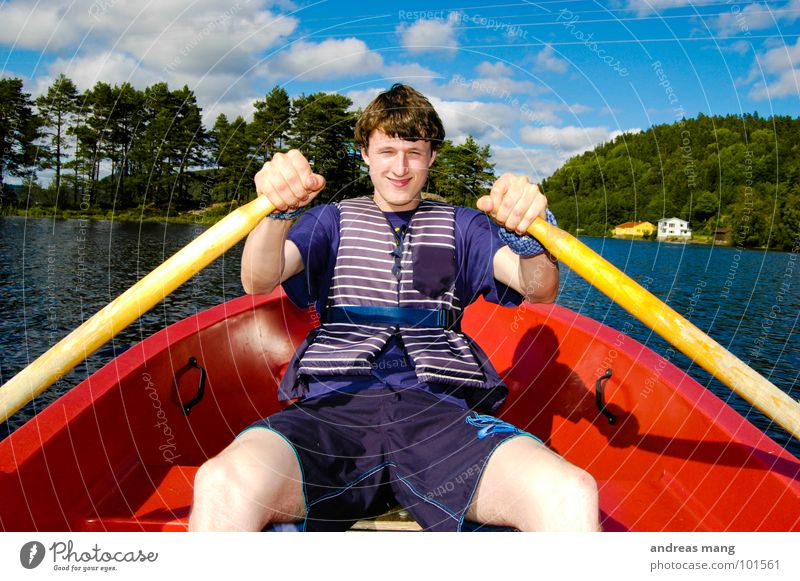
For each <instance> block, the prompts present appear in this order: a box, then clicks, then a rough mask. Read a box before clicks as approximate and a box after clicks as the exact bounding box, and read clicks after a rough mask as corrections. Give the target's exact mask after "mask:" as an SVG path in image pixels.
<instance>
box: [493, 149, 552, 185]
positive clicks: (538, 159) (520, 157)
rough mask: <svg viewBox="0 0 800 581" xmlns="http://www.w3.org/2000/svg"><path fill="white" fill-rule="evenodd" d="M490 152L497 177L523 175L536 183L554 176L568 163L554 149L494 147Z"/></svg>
mask: <svg viewBox="0 0 800 581" xmlns="http://www.w3.org/2000/svg"><path fill="white" fill-rule="evenodd" d="M490 151H491V153H492V162H493V163H494V164H495V172H496V173H497V175H502V174H504V173H506V172H511V173H516V174H522V175H526V176H529V177H530V178H531V179H532V180H533V181H534V182H540V181H541V180H543V179H544V178H546V177H549V176H551V175H553V173H554V172H555V171H556V170H557V169H558V168H560V167H561V166H562V165H564V162H565V161H566V159H565V158H564V157H563V155H560V154H559V152H557V151H555V150H552V149H527V148H524V147H502V146H495V145H492V146H491V148H490Z"/></svg>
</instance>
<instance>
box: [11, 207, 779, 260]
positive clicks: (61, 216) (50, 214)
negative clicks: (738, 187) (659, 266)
mask: <svg viewBox="0 0 800 581" xmlns="http://www.w3.org/2000/svg"><path fill="white" fill-rule="evenodd" d="M238 207H239V205H238V204H232V203H224V202H219V203H216V204H212V205H210V206H208V207H207V208H205V209H202V210H189V211H187V212H182V213H178V214H172V215H169V214H167V215H164V214H160V213H156V212H153V211H151V210H150V211H148V209H147V208H145V209H141V208H139V209H128V210H122V211H119V212H114V211H113V210H107V211H105V212H98V211H85V210H78V209H76V210H54V209H53V208H41V207H36V208H32V209H31V208H29V209H18V210H16V211H15V212H11V213H8V214H3V215H0V218H37V219H48V220H92V221H108V222H134V223H155V224H159V223H160V224H194V225H198V224H199V225H203V226H213V225H214V224H216V223H217V222H218V221H219V220H221V219H222V218H224V217H225V216H227V215H228V214H229V213H230V212H232V211H233V210H235V209H236V208H238ZM570 234H572V233H570ZM572 235H573V236H575V237H576V238H598V239H609V240H630V241H638V242H657V243H662V244H674V245H681V244H691V245H695V246H719V247H722V248H734V247H736V245H735V244H733V243H732V242H727V243H726V242H719V241H715V240H714V239H713V237H711V236H708V237H701V238H692V239H690V240H657V239H646V238H640V237H634V236H591V235H588V234H572ZM737 248H738V247H737ZM742 250H767V251H771V252H789V250H783V249H777V248H768V247H763V246H761V247H759V246H754V247H743V248H742Z"/></svg>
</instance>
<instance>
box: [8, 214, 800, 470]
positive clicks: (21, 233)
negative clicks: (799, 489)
mask: <svg viewBox="0 0 800 581" xmlns="http://www.w3.org/2000/svg"><path fill="white" fill-rule="evenodd" d="M204 229H205V227H204V226H200V225H186V224H136V223H130V222H108V221H97V222H95V221H81V220H66V221H53V220H47V219H24V218H2V219H0V289H2V292H0V312H1V313H2V316H0V381H2V382H5V381H7V380H8V379H10V378H11V377H13V376H14V375H15V374H16V373H17V372H19V371H20V370H21V369H23V368H24V367H25V366H26V365H27V364H28V363H29V362H31V361H33V360H34V359H35V358H36V357H38V356H39V355H41V354H42V353H44V352H45V351H46V350H47V349H48V348H49V347H50V346H51V345H53V344H55V343H56V342H57V341H58V340H60V339H61V338H62V337H64V336H65V335H66V334H67V333H69V332H70V331H72V330H73V329H74V328H75V327H77V326H78V325H79V324H81V323H82V322H83V321H84V320H86V319H87V318H89V317H90V316H92V315H93V314H94V313H96V312H97V311H98V310H100V309H101V308H102V307H103V306H105V305H106V304H107V303H108V302H110V301H111V300H113V299H114V298H116V297H117V296H118V295H119V294H120V293H122V292H123V291H124V290H126V289H127V288H129V287H130V286H131V285H132V284H133V283H134V282H136V281H137V280H138V279H140V278H141V277H142V276H144V275H145V274H147V273H148V272H150V271H151V270H152V269H153V268H155V267H156V266H158V264H160V263H161V262H163V260H164V259H165V258H167V257H169V256H171V255H172V254H173V253H174V252H175V251H177V250H178V249H179V248H181V247H183V246H185V245H186V244H187V243H188V242H189V241H190V240H192V239H194V238H195V237H197V236H198V235H199V234H200V233H201V232H202V231H203V230H204ZM583 242H584V243H586V244H587V245H588V246H589V247H591V248H592V249H593V250H595V251H596V252H599V253H601V254H602V255H603V256H604V257H605V258H606V259H607V260H609V261H610V262H612V263H613V264H614V265H616V266H617V267H618V268H620V269H622V270H623V271H625V273H626V274H627V275H628V276H630V277H632V278H634V279H635V280H637V281H638V282H639V283H640V284H641V285H643V286H645V287H646V288H647V289H648V290H650V291H651V292H653V293H654V294H655V295H656V296H658V297H659V298H660V299H661V300H663V301H666V302H667V303H668V304H670V306H672V308H674V309H675V310H677V311H678V312H679V313H681V314H683V315H684V316H687V317H688V318H689V319H691V321H692V322H693V323H694V324H695V325H697V326H698V327H699V328H700V329H701V330H703V331H704V332H705V333H708V334H709V335H710V336H712V337H713V338H714V339H716V340H717V341H718V342H719V343H720V344H722V345H723V346H724V347H725V348H727V349H728V350H730V351H731V352H733V353H734V354H735V355H737V356H738V357H739V358H741V359H742V360H743V361H744V362H745V363H747V364H748V365H750V366H751V367H753V368H754V369H756V370H757V371H758V372H759V373H761V374H762V375H764V376H765V377H766V378H767V379H769V380H770V381H772V383H774V384H775V385H777V386H778V387H779V388H781V389H782V390H784V391H785V392H787V393H788V394H789V395H790V396H791V397H793V398H794V399H798V398H800V386H799V385H798V377H799V376H800V371H799V370H800V345H799V344H798V338H799V337H800V329H798V325H797V322H798V313H800V293H799V292H798V288H800V260H798V255H797V253H796V252H795V253H788V252H765V251H753V250H743V249H738V248H727V247H719V246H718V247H712V246H698V245H676V244H660V243H656V242H643V241H628V240H614V239H600V238H584V239H583ZM241 247H242V245H241V244H239V245H237V246H236V247H235V248H233V249H231V250H230V251H229V252H228V253H227V254H226V255H225V256H223V257H222V258H221V259H219V260H217V261H215V262H214V263H213V264H212V265H210V266H209V267H208V268H206V269H205V270H203V271H202V272H200V273H199V274H197V275H196V276H195V277H194V278H193V279H192V280H190V281H189V282H187V283H186V284H184V285H183V286H182V287H181V288H179V289H178V290H177V291H175V292H174V293H173V294H172V295H170V296H169V297H167V299H166V300H164V301H163V302H162V303H161V304H160V305H158V306H157V307H156V308H155V309H153V310H152V311H150V312H149V313H147V314H146V315H145V316H143V317H142V318H141V319H140V320H139V321H137V322H136V323H134V324H133V325H132V326H131V327H129V328H128V329H126V330H125V331H123V332H122V333H121V334H120V335H118V336H117V337H116V338H115V339H114V341H113V342H112V343H110V344H109V345H107V346H106V347H103V348H101V349H100V350H98V352H96V353H95V354H93V355H92V356H91V357H90V358H89V359H88V360H87V361H86V362H85V363H83V364H81V365H80V366H79V367H78V368H76V369H75V370H73V371H72V372H71V373H69V374H68V375H67V376H65V377H64V378H63V379H62V380H61V381H60V382H59V383H58V384H57V385H56V386H54V387H53V388H51V389H50V390H48V391H46V392H45V393H44V394H42V395H41V396H39V397H38V398H37V399H36V401H35V402H34V403H32V404H30V405H29V406H27V407H26V408H25V409H24V410H23V411H22V412H21V413H20V414H17V415H16V416H14V417H13V418H11V420H10V421H9V422H8V423H7V425H5V426H3V425H0V437H3V436H4V435H5V434H6V433H8V431H9V430H13V429H15V428H16V427H18V426H19V425H20V424H21V423H22V422H24V421H25V419H26V418H28V417H30V416H31V415H32V414H33V413H35V411H36V410H37V409H39V408H41V407H43V406H46V405H47V404H48V403H50V402H51V401H53V399H54V398H55V397H57V396H59V395H60V394H62V393H64V391H66V390H67V389H69V388H70V387H72V386H74V385H76V384H77V383H78V382H79V381H81V380H83V379H85V378H86V377H87V376H88V375H90V374H91V373H93V372H94V371H96V370H97V369H99V368H100V367H102V365H104V364H105V363H107V362H108V361H109V360H110V359H111V358H113V356H114V354H115V353H117V352H121V351H122V350H124V349H127V348H128V347H129V346H130V345H132V344H134V343H136V342H138V341H140V340H142V339H143V338H145V337H147V336H149V335H151V334H152V333H154V332H155V331H157V330H159V329H161V328H163V327H164V326H166V325H169V324H171V323H174V322H176V321H178V320H180V319H182V318H184V317H187V316H189V315H193V314H195V313H196V312H198V311H201V310H204V309H206V308H208V307H210V306H213V305H216V304H219V303H220V302H223V301H225V300H228V299H231V298H233V297H236V296H239V295H241V294H242V292H243V291H242V288H241V284H240V282H239V260H240V255H241ZM558 302H559V303H560V304H562V305H564V306H567V307H569V308H571V309H573V310H575V311H578V312H580V313H582V314H584V315H587V316H589V317H591V318H593V319H596V320H598V321H601V322H602V323H605V324H606V325H609V326H610V327H613V328H615V329H618V330H622V331H624V332H625V333H627V334H629V335H631V336H632V337H634V338H636V339H637V340H639V341H640V342H642V343H644V344H646V345H647V346H648V347H650V348H651V349H653V350H654V351H656V352H658V353H659V354H661V355H664V356H666V357H668V358H669V359H670V361H672V362H673V363H674V364H675V365H677V366H678V367H679V368H681V369H684V370H686V371H688V372H689V373H690V374H691V375H692V376H693V377H694V378H695V379H696V380H697V381H699V382H700V383H701V384H702V385H706V386H708V387H709V389H711V390H712V391H714V392H715V393H716V394H717V395H718V396H720V397H722V398H723V399H724V400H726V401H727V402H728V403H729V404H730V405H731V406H733V407H734V408H735V409H737V410H738V411H740V413H742V414H743V415H745V416H746V417H748V419H749V420H750V421H751V422H753V423H754V424H755V425H756V426H758V427H759V428H760V429H762V430H764V431H766V432H767V433H768V434H769V435H770V436H771V437H772V438H773V439H775V440H776V441H777V442H778V443H779V444H781V445H782V446H784V447H786V448H787V449H788V450H789V451H790V452H792V453H793V454H794V455H795V456H798V457H800V442H798V441H797V440H795V439H793V438H791V437H790V436H789V435H788V434H786V432H784V431H783V430H782V429H780V428H776V427H774V426H772V425H771V422H770V420H768V419H767V418H765V417H764V416H763V415H762V414H761V413H760V412H758V411H757V410H753V409H752V408H751V406H750V405H749V404H748V403H747V402H745V401H744V400H742V399H741V398H739V397H738V396H737V395H736V394H733V393H732V392H731V391H730V390H729V389H727V388H726V387H724V386H723V385H722V384H720V383H719V382H718V381H717V380H716V379H714V378H712V377H711V376H710V375H709V374H708V373H706V372H705V371H704V370H702V369H700V368H699V367H697V366H695V365H693V364H692V362H691V361H690V360H689V359H688V358H687V357H685V356H684V355H682V354H681V353H679V352H677V351H675V350H674V349H671V348H670V346H669V344H668V343H666V342H665V341H664V340H662V339H661V338H660V337H658V336H657V335H655V334H654V333H652V332H651V331H650V330H649V329H647V328H646V327H645V326H644V325H642V324H641V323H638V321H636V320H635V319H633V317H631V316H630V315H628V314H627V313H626V312H625V311H623V310H622V309H621V308H619V307H617V306H616V305H615V304H614V303H613V302H612V301H610V300H609V299H607V298H606V297H605V296H604V295H602V294H600V293H599V292H598V291H596V290H595V289H594V288H593V287H591V285H589V284H588V283H586V282H585V281H584V280H583V279H582V278H580V277H579V276H577V275H576V274H574V273H573V272H571V271H570V270H569V269H567V268H563V269H562V283H561V291H560V293H559V298H558Z"/></svg>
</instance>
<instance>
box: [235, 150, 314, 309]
mask: <svg viewBox="0 0 800 581" xmlns="http://www.w3.org/2000/svg"><path fill="white" fill-rule="evenodd" d="M255 186H256V193H258V195H259V196H266V197H267V198H269V200H270V202H272V203H273V204H274V205H275V208H276V209H277V211H280V212H285V211H287V210H294V209H297V208H300V207H302V206H305V205H307V204H309V203H310V202H311V201H312V200H313V199H314V198H315V197H316V196H317V194H319V192H320V191H322V189H323V188H324V187H325V178H323V177H322V176H321V175H318V174H315V173H313V171H312V170H311V166H310V165H309V163H308V160H306V158H305V157H304V156H303V154H302V153H300V152H299V151H297V150H294V149H293V150H291V151H289V152H287V153H285V154H284V153H276V154H275V155H274V156H273V158H272V159H271V160H270V161H268V162H267V163H265V164H264V167H262V168H261V170H260V171H259V172H258V173H257V174H256V177H255ZM290 226H291V220H277V219H274V218H270V217H267V218H265V219H264V220H262V221H261V222H260V223H259V224H258V225H257V226H256V227H255V228H254V229H253V230H252V232H250V234H249V235H248V236H247V241H246V242H245V245H244V251H243V252H242V271H241V274H242V286H243V287H244V290H245V292H246V293H248V294H267V293H270V292H272V291H273V290H274V289H275V287H277V286H278V285H279V284H280V283H282V282H283V281H285V280H286V279H287V278H289V277H291V276H294V275H295V274H297V273H299V272H301V271H302V270H303V260H302V257H301V256H300V251H299V250H298V248H297V246H296V245H295V244H294V243H293V242H292V241H291V240H288V241H287V239H286V237H287V234H288V233H289V227H290Z"/></svg>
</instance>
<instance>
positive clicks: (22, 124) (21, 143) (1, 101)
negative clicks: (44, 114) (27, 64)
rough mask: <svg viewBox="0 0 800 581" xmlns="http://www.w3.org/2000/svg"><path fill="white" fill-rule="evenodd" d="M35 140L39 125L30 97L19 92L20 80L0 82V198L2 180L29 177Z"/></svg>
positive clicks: (31, 173)
mask: <svg viewBox="0 0 800 581" xmlns="http://www.w3.org/2000/svg"><path fill="white" fill-rule="evenodd" d="M38 136H39V122H38V119H37V117H36V116H35V115H34V113H33V102H32V101H31V98H30V95H29V94H28V93H24V92H23V91H22V80H21V79H16V78H8V79H0V196H3V197H5V196H7V194H6V193H4V190H3V183H4V180H5V178H6V176H8V175H11V176H16V177H30V176H32V175H33V171H34V170H33V167H34V163H35V159H36V147H35V145H34V142H35V141H36V139H37V138H38Z"/></svg>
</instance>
